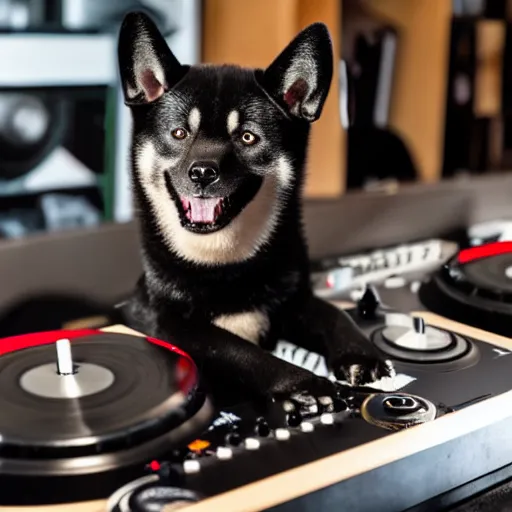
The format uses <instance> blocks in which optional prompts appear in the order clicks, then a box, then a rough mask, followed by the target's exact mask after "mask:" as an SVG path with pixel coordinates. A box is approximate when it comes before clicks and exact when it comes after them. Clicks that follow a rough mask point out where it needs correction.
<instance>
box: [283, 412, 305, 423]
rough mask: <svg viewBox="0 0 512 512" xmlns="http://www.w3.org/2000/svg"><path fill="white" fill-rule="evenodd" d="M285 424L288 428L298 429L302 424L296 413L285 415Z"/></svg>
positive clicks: (298, 414) (300, 417)
mask: <svg viewBox="0 0 512 512" xmlns="http://www.w3.org/2000/svg"><path fill="white" fill-rule="evenodd" d="M286 422H287V423H288V426H290V427H298V426H299V425H300V424H301V423H302V416H301V415H300V413H299V412H298V411H292V412H290V413H288V414H287V415H286Z"/></svg>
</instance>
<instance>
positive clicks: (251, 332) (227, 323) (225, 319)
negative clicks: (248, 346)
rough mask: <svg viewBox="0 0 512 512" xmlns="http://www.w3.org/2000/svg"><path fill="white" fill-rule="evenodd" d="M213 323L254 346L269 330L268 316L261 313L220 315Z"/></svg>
mask: <svg viewBox="0 0 512 512" xmlns="http://www.w3.org/2000/svg"><path fill="white" fill-rule="evenodd" d="M213 323H214V324H215V325H216V326H217V327H220V328H221V329H225V330H226V331H229V332H231V333H233V334H236V335H237V336H240V337H241V338H243V339H245V340H247V341H250V342H251V343H255V344H258V343H259V341H260V339H261V336H262V335H263V334H265V333H266V332H267V331H268V329H269V319H268V316H267V315H266V314H265V313H263V312H261V311H251V312H246V313H236V314H233V315H221V316H218V317H217V318H215V319H214V321H213Z"/></svg>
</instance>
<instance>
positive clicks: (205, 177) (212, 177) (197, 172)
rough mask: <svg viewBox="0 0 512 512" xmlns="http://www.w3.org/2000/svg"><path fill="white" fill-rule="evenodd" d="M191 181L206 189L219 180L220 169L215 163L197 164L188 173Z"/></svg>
mask: <svg viewBox="0 0 512 512" xmlns="http://www.w3.org/2000/svg"><path fill="white" fill-rule="evenodd" d="M188 175H189V177H190V180H191V181H193V182H194V183H196V184H198V185H200V186H201V187H206V186H207V185H210V184H211V183H213V182H215V181H217V180H218V179H219V168H218V167H217V164H215V163H213V162H195V163H193V164H192V166H191V167H190V169H189V171H188Z"/></svg>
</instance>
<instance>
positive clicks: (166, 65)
mask: <svg viewBox="0 0 512 512" xmlns="http://www.w3.org/2000/svg"><path fill="white" fill-rule="evenodd" d="M117 54H118V62H119V73H120V76H121V83H122V87H123V92H124V98H125V103H126V104H128V105H140V104H147V103H151V102H152V101H155V100H157V99H158V98H160V97H161V96H162V95H163V94H164V93H165V92H166V91H168V90H169V89H171V88H172V87H173V86H174V85H175V84H176V83H177V82H178V81H179V80H181V78H182V77H183V76H184V74H185V73H186V71H187V69H188V67H187V66H182V65H181V64H180V63H179V61H178V59H177V58H176V57H175V56H174V54H173V53H172V51H171V49H170V48H169V46H168V45H167V42H166V41H165V39H164V37H163V36H162V34H161V33H160V31H159V30H158V28H157V26H156V25H155V23H154V22H153V21H152V20H151V19H150V18H149V17H148V16H147V15H146V14H144V13H142V12H131V13H129V14H127V15H126V16H125V18H124V20H123V23H122V24H121V29H120V31H119V40H118V47H117Z"/></svg>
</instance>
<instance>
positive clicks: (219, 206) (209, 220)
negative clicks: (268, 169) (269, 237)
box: [165, 174, 262, 233]
mask: <svg viewBox="0 0 512 512" xmlns="http://www.w3.org/2000/svg"><path fill="white" fill-rule="evenodd" d="M165 181H166V185H167V190H168V191H169V195H170V196H171V198H172V200H173V201H174V203H175V205H176V207H177V209H178V213H179V215H180V221H181V225H182V226H183V227H184V228H186V229H188V230H189V231H193V232H195V233H213V232H214V231H218V230H220V229H222V228H224V227H226V226H227V225H228V224H229V223H230V222H231V221H232V220H233V219H234V218H235V217H236V216H237V215H239V214H240V213H241V211H242V210H243V209H244V208H245V206H247V204H248V203H249V202H250V201H252V199H253V198H254V196H255V195H256V193H257V192H258V190H259V188H260V186H261V183H262V179H261V178H259V177H254V178H252V179H247V180H246V181H245V183H243V184H242V185H241V186H239V187H238V189H237V190H236V191H235V192H234V193H232V194H230V195H228V196H225V197H203V196H194V197H192V196H182V195H180V194H178V193H177V191H176V189H175V188H174V187H173V185H172V182H171V179H170V177H169V175H167V174H166V179H165Z"/></svg>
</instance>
